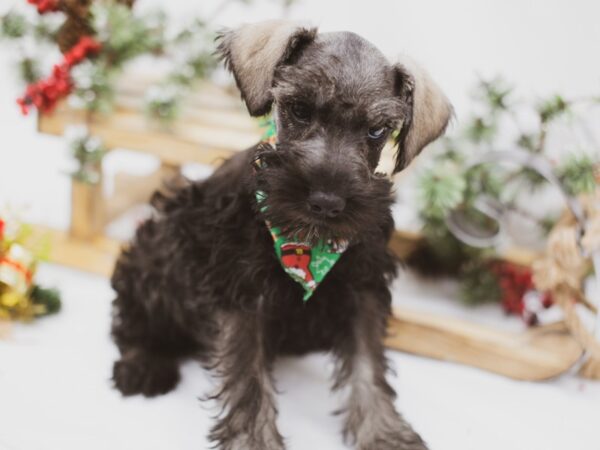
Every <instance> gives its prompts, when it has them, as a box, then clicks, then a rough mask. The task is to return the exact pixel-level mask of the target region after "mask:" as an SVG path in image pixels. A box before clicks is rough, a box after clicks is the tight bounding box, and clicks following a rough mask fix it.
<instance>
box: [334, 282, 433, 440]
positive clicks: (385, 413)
mask: <svg viewBox="0 0 600 450" xmlns="http://www.w3.org/2000/svg"><path fill="white" fill-rule="evenodd" d="M358 295H359V298H358V299H357V303H356V304H357V310H356V311H355V314H354V317H353V319H352V320H351V321H350V326H351V330H350V332H349V333H348V334H349V335H350V339H343V340H342V341H340V342H339V343H338V345H336V348H335V354H336V356H337V358H338V361H337V362H338V364H337V370H336V373H335V384H334V388H336V389H337V388H341V387H345V386H347V387H348V388H349V398H348V401H347V404H346V406H345V408H344V409H343V412H344V413H345V414H346V417H345V425H344V438H345V439H346V440H350V441H351V442H353V443H354V444H355V445H356V448H357V449H359V450H427V446H426V445H425V443H424V442H423V440H422V439H421V437H420V436H419V435H418V434H417V433H416V432H415V431H414V430H413V429H412V427H411V426H410V425H409V424H408V423H407V422H406V421H405V420H404V419H403V418H402V416H401V415H400V414H398V412H397V411H396V409H395V407H394V398H395V397H396V393H395V392H394V389H393V388H392V387H391V386H390V385H389V384H388V382H387V380H386V378H385V375H386V372H387V371H388V366H387V360H386V358H385V355H384V346H383V338H384V336H385V333H386V322H387V316H388V313H389V307H388V306H387V305H389V302H390V294H389V292H388V291H387V289H384V288H382V289H381V290H380V291H376V292H366V293H361V294H358Z"/></svg>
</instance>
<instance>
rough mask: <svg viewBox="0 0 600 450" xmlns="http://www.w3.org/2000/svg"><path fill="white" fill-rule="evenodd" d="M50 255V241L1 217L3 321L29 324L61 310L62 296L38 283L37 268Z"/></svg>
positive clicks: (0, 301) (0, 314) (0, 306)
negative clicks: (36, 279)
mask: <svg viewBox="0 0 600 450" xmlns="http://www.w3.org/2000/svg"><path fill="white" fill-rule="evenodd" d="M47 253H48V241H47V239H44V238H42V239H40V238H36V237H34V235H33V233H32V229H31V228H30V227H29V226H27V225H25V224H22V223H20V222H19V221H17V220H15V219H14V218H10V219H9V218H8V217H7V216H6V215H4V216H0V320H23V321H29V320H33V319H35V318H36V317H40V316H45V315H48V314H54V313H56V312H58V311H59V310H60V306H61V302H60V294H59V292H58V291H57V290H56V289H49V288H45V287H43V286H40V285H39V284H37V283H36V281H35V273H36V269H37V265H38V263H39V262H40V261H41V260H42V259H44V258H45V255H46V254H47Z"/></svg>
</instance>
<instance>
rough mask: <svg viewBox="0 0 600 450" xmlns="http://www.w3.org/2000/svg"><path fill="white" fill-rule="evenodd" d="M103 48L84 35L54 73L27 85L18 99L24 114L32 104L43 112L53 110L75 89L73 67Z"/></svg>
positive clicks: (56, 67)
mask: <svg viewBox="0 0 600 450" xmlns="http://www.w3.org/2000/svg"><path fill="white" fill-rule="evenodd" d="M101 48H102V45H101V44H100V43H99V42H98V41H96V40H94V39H93V38H91V37H90V36H82V37H81V38H80V39H79V41H78V42H77V44H75V45H74V46H73V48H72V49H71V50H69V51H68V52H67V53H66V54H65V55H64V57H63V62H62V63H61V64H60V65H56V66H54V69H53V70H52V75H50V76H49V77H48V78H46V79H44V80H40V81H38V82H36V83H33V84H30V85H29V86H27V90H26V91H25V95H23V97H20V98H19V99H17V103H18V104H19V106H20V107H21V112H22V113H23V115H27V114H28V113H29V109H30V108H31V107H32V106H35V107H36V108H37V109H38V111H40V112H41V113H49V112H52V111H53V110H54V108H55V107H56V104H57V103H58V101H59V100H61V99H63V98H65V97H66V96H68V95H69V94H70V93H71V91H72V90H73V81H72V79H71V73H70V71H71V68H73V66H75V65H77V64H79V63H80V62H81V61H83V60H84V59H85V58H87V57H89V56H91V55H93V54H96V53H98V52H99V51H100V49H101Z"/></svg>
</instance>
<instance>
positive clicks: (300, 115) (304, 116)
mask: <svg viewBox="0 0 600 450" xmlns="http://www.w3.org/2000/svg"><path fill="white" fill-rule="evenodd" d="M290 111H291V112H292V115H293V116H294V118H296V119H297V120H299V121H300V122H308V121H309V120H310V109H309V107H308V106H307V105H304V104H302V103H294V104H293V105H292V106H291V108H290Z"/></svg>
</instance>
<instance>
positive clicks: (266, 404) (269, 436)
mask: <svg viewBox="0 0 600 450" xmlns="http://www.w3.org/2000/svg"><path fill="white" fill-rule="evenodd" d="M221 326H222V333H221V336H220V338H219V347H220V349H219V351H218V353H217V356H218V363H217V368H218V371H219V374H220V376H221V379H222V384H221V387H220V390H219V392H218V394H217V395H216V398H218V399H219V400H220V401H221V402H222V405H223V414H222V416H221V417H219V419H218V421H217V423H216V424H215V426H214V427H213V428H212V430H211V433H210V436H209V438H210V439H211V441H213V442H215V444H216V445H217V446H218V447H217V448H219V449H220V450H283V449H284V445H283V438H282V437H281V435H280V434H279V431H278V430H277V425H276V417H277V409H276V407H275V399H274V393H275V389H274V387H273V380H272V378H271V363H272V360H273V358H272V355H269V352H268V348H267V347H268V345H267V344H268V343H266V342H265V340H264V328H263V326H262V320H261V316H260V314H257V313H254V312H243V313H242V312H237V311H236V312H229V313H226V314H225V315H224V317H223V320H222V322H221Z"/></svg>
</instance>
